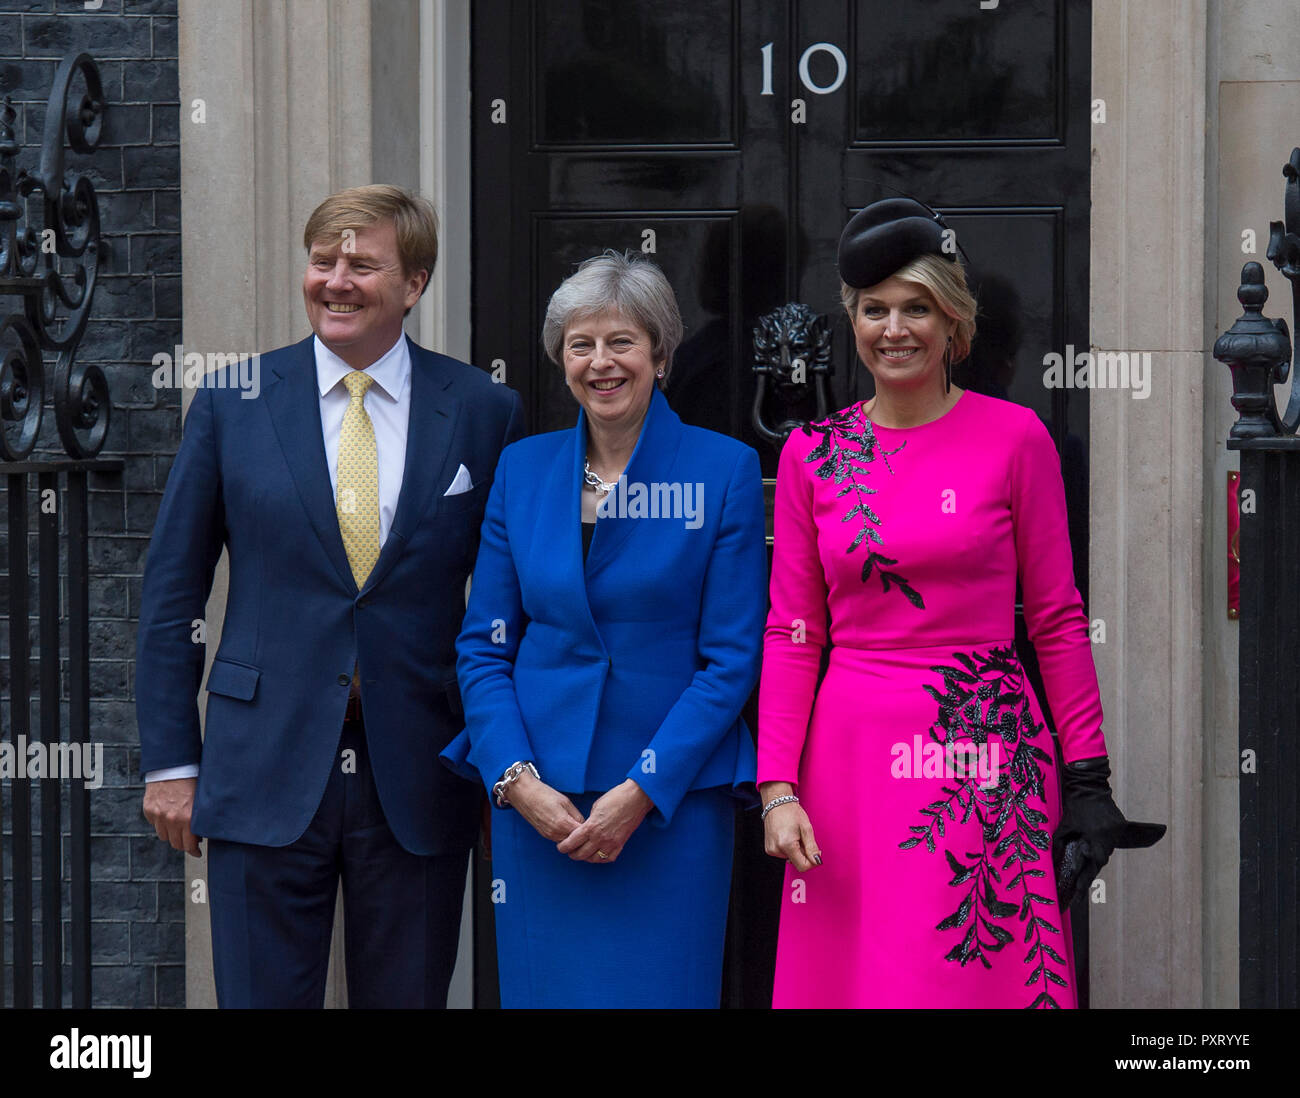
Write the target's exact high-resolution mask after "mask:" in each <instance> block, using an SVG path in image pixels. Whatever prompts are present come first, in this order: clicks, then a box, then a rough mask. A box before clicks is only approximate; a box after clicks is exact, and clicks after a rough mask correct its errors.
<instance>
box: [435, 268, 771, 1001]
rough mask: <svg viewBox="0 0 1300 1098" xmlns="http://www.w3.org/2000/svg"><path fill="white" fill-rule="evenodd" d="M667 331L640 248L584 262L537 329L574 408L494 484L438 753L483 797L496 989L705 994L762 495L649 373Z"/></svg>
mask: <svg viewBox="0 0 1300 1098" xmlns="http://www.w3.org/2000/svg"><path fill="white" fill-rule="evenodd" d="M681 335H682V322H681V316H680V314H679V313H678V310H677V303H676V300H675V299H674V297H673V292H672V288H671V287H670V286H669V285H668V282H667V280H666V279H665V278H664V276H663V274H662V273H661V272H660V270H659V268H658V267H656V266H655V265H654V264H653V263H650V262H648V261H646V260H644V259H641V258H640V257H639V256H636V257H634V256H631V255H629V256H622V255H619V254H617V253H616V252H613V251H607V252H606V253H605V254H604V255H601V256H597V257H595V258H593V259H589V260H587V261H586V262H585V263H583V264H582V265H581V266H580V267H579V268H578V270H577V272H576V273H575V274H574V275H572V276H571V277H570V278H568V279H566V280H565V281H564V282H563V283H562V284H561V285H560V287H559V289H558V290H556V292H555V294H554V296H553V297H552V298H551V301H550V305H549V306H548V308H547V312H546V321H545V326H544V330H543V342H544V343H545V346H546V353H547V354H548V355H549V356H550V358H551V359H552V360H553V361H555V362H556V363H558V364H560V365H561V366H562V367H563V369H564V375H565V382H566V384H567V385H568V387H569V389H570V391H571V392H572V393H573V395H574V397H575V398H576V399H577V401H578V404H579V405H580V407H581V410H580V412H579V414H578V424H577V426H576V427H575V428H574V429H573V430H570V431H556V432H553V433H550V434H544V435H537V436H534V437H532V438H527V439H523V440H522V441H520V442H517V443H515V444H513V445H512V446H509V447H507V448H506V449H505V450H504V451H503V452H502V455H501V460H500V463H499V465H498V466H497V471H496V477H495V480H494V481H493V484H492V490H491V495H490V497H489V499H488V504H487V511H486V514H485V517H484V521H483V530H482V541H481V543H480V548H479V554H478V561H477V563H476V565H475V568H474V578H473V585H472V588H471V592H470V600H469V608H468V611H467V613H466V616H465V623H464V627H463V629H462V631H461V634H460V638H459V639H458V641H457V651H458V654H459V659H458V662H457V665H456V670H457V675H458V677H459V680H460V690H461V695H462V698H463V701H464V706H465V720H466V729H465V731H464V733H462V734H461V736H460V737H459V738H458V739H457V740H456V741H454V742H453V743H452V744H451V745H450V746H449V747H448V748H447V750H446V751H444V752H443V757H444V759H445V760H446V761H447V762H448V764H449V765H451V766H452V767H453V769H456V770H458V771H460V772H461V773H466V774H470V775H474V776H477V777H479V778H480V779H481V780H482V781H483V782H484V784H485V785H486V786H487V788H488V789H489V791H490V792H491V793H492V795H493V805H494V808H493V811H492V855H493V878H494V888H495V891H494V896H493V899H494V900H495V901H496V904H495V907H494V909H493V910H494V912H495V915H496V926H497V952H498V966H499V970H500V976H501V1002H502V1005H503V1006H507V1007H547V1006H550V1007H717V1006H718V1003H719V997H720V990H721V982H722V952H723V936H724V933H725V929H726V920H727V898H728V892H729V888H730V882H731V853H732V825H733V805H734V803H735V802H734V799H733V796H734V795H736V794H740V795H743V789H742V787H745V786H746V785H747V783H750V782H752V781H753V779H754V748H753V741H752V739H751V736H750V734H749V730H748V729H747V728H746V727H745V723H744V722H743V721H742V720H741V719H740V710H741V707H742V706H743V705H744V703H745V700H746V698H748V696H749V693H750V691H751V690H752V689H753V686H754V683H755V681H756V680H757V677H758V669H759V664H760V660H761V655H762V640H763V624H764V615H765V612H766V597H765V590H766V586H765V585H766V564H767V561H766V550H765V547H764V532H765V523H764V504H763V493H762V481H761V477H760V472H759V466H758V456H757V455H756V454H755V453H754V451H753V450H751V449H750V448H749V447H748V446H745V445H744V444H742V443H740V442H736V441H735V440H733V439H730V438H727V437H726V436H724V435H719V434H716V433H714V432H712V431H705V430H702V429H700V428H696V427H688V426H684V425H683V424H682V422H681V420H680V419H678V418H677V416H676V414H674V412H673V411H672V409H670V408H669V407H668V402H667V401H666V400H665V399H664V396H663V393H662V392H661V391H660V390H661V388H662V386H663V383H664V379H665V377H666V375H667V373H668V370H669V368H670V365H671V362H672V356H673V351H674V350H675V349H676V347H677V344H678V343H679V342H680V340H681Z"/></svg>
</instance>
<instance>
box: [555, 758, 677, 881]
mask: <svg viewBox="0 0 1300 1098" xmlns="http://www.w3.org/2000/svg"><path fill="white" fill-rule="evenodd" d="M652 808H654V801H652V800H651V799H650V798H649V797H648V796H646V793H645V791H644V790H643V789H642V788H641V787H640V786H639V785H637V784H636V782H634V781H633V780H632V779H631V778H628V779H627V781H625V782H624V783H623V784H622V785H616V786H615V787H614V788H613V789H611V790H610V791H609V792H608V793H606V794H604V795H603V796H601V797H599V798H597V800H596V803H595V804H593V805H592V806H591V814H590V815H589V816H588V817H587V819H586V820H585V821H584V822H583V823H582V824H581V825H580V826H578V827H575V828H574V829H573V831H572V832H570V834H569V837H568V838H567V839H565V840H564V841H563V842H561V843H558V844H557V845H556V848H555V849H556V850H558V851H559V852H560V853H561V854H567V855H568V856H569V857H570V858H572V859H573V860H574V861H575V862H594V863H595V864H596V865H606V864H608V863H609V862H612V861H614V860H615V859H616V858H617V857H618V856H619V854H620V853H621V852H622V850H623V845H624V844H625V843H626V842H627V841H628V839H630V838H631V837H632V832H633V831H635V830H636V829H637V828H638V827H639V826H640V825H641V821H642V820H644V819H645V818H646V816H648V815H649V814H650V810H651V809H652Z"/></svg>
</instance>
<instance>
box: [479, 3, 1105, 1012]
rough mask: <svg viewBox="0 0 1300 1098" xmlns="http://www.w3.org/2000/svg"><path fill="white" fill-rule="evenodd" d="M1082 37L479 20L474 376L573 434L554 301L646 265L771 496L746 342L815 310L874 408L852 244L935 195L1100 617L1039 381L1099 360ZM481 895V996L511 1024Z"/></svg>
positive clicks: (1059, 16) (1044, 12) (698, 7)
mask: <svg viewBox="0 0 1300 1098" xmlns="http://www.w3.org/2000/svg"><path fill="white" fill-rule="evenodd" d="M988 5H992V6H988ZM1090 37H1091V4H1090V2H1089V0H1015V2H1011V0H1000V2H999V0H983V2H981V0H924V2H918V0H914V2H910V3H900V2H899V0H803V2H800V0H534V2H528V0H478V2H476V3H475V4H474V23H473V58H472V69H473V160H474V162H473V192H474V212H473V232H474V252H473V254H474V271H473V307H474V317H473V321H474V360H475V362H476V363H477V364H478V365H480V366H482V367H484V368H490V369H493V370H494V371H495V373H496V376H497V377H498V378H500V379H502V380H504V381H505V382H506V383H508V384H509V385H511V386H512V387H514V388H516V389H518V390H519V391H520V392H521V393H522V394H523V397H524V402H525V407H526V408H527V410H528V415H529V421H530V427H531V429H532V430H533V431H546V430H554V429H556V428H560V427H567V426H571V425H572V424H573V422H574V421H575V419H576V416H577V405H576V404H575V403H574V401H573V399H572V398H571V397H570V396H569V394H568V391H567V390H566V389H565V387H564V384H563V378H562V375H561V371H560V369H559V367H557V366H555V365H553V364H552V363H550V362H549V361H548V360H547V359H546V358H545V355H544V353H543V352H542V349H541V342H540V332H541V322H542V317H543V315H544V313H545V309H546V303H547V300H548V299H549V297H550V294H551V293H552V291H553V290H554V289H555V287H556V286H557V285H558V284H559V283H560V281H561V280H562V279H563V278H564V277H565V276H567V275H568V274H570V273H571V272H572V271H573V268H574V265H575V264H576V263H577V262H579V261H580V260H582V259H585V258H587V257H589V256H592V255H596V254H598V253H599V252H601V251H603V250H604V249H605V248H617V249H620V250H622V249H635V250H640V251H643V252H645V253H647V254H648V255H650V257H651V258H653V259H654V260H655V261H656V262H657V263H658V264H659V265H660V267H662V268H663V270H664V272H665V274H666V275H667V276H668V279H669V281H670V282H671V283H672V285H673V287H674V289H675V290H676V293H677V299H678V303H679V305H680V306H681V311H682V318H683V320H684V322H685V325H686V340H685V342H684V343H683V345H682V347H681V348H680V350H679V351H678V354H677V357H676V359H675V362H674V366H673V372H672V377H671V379H670V387H669V392H668V396H669V400H670V402H671V403H672V405H673V407H674V409H675V410H676V411H677V413H678V414H679V415H680V416H681V417H682V419H683V420H685V421H686V422H688V423H695V424H698V425H699V426H703V427H709V428H712V429H714V430H718V431H722V432H724V433H726V434H730V435H732V436H734V437H736V438H740V439H743V440H744V441H746V442H748V443H749V444H750V445H752V446H754V448H755V449H756V450H758V452H759V455H760V458H761V461H762V465H763V472H764V475H765V476H766V477H772V476H774V475H775V469H776V458H777V452H778V451H777V449H776V447H774V446H773V445H771V444H769V443H767V442H765V441H763V439H762V437H761V436H760V434H759V433H758V432H757V431H756V430H755V429H754V425H753V422H752V417H751V411H752V408H751V406H752V405H753V402H754V393H755V385H756V382H755V375H754V373H753V371H752V369H751V365H752V360H753V346H752V337H751V329H752V328H753V326H754V324H755V322H756V321H757V319H758V317H760V316H762V315H763V314H764V313H767V312H768V311H770V310H772V309H774V308H775V307H777V306H779V305H781V304H783V303H785V302H802V303H805V304H807V305H809V306H811V307H812V308H813V309H814V310H816V311H817V312H819V313H822V314H825V315H826V316H828V317H829V318H830V320H831V322H832V331H833V366H834V374H833V377H832V382H831V388H832V393H833V396H832V400H833V407H843V406H845V405H848V404H851V403H853V402H854V401H856V400H859V399H861V398H862V397H864V396H868V395H870V387H871V381H870V376H869V375H868V374H867V372H866V371H865V370H864V369H863V368H862V367H861V365H860V364H859V363H858V362H857V361H856V356H855V355H854V353H853V345H852V338H851V333H850V331H849V327H848V323H847V318H846V317H845V316H844V313H843V310H842V308H841V307H840V305H839V292H838V291H839V283H838V279H837V276H836V273H835V267H834V262H835V245H836V241H837V240H838V237H839V233H840V230H841V229H842V228H843V225H844V223H845V221H847V220H848V218H849V217H850V216H851V215H852V213H853V212H854V211H855V210H857V209H860V208H861V207H862V206H864V205H866V204H867V203H869V202H872V201H875V200H877V199H879V198H884V197H888V196H889V195H892V194H897V193H903V194H908V195H911V196H913V197H916V198H920V199H922V200H924V201H926V202H928V203H930V204H931V205H933V206H935V207H936V208H938V209H940V210H941V211H943V212H944V213H945V215H946V218H947V220H948V223H949V224H950V225H952V226H953V227H954V228H955V230H956V233H957V238H958V241H959V242H960V244H961V246H962V248H963V250H964V252H965V254H966V256H967V259H968V270H969V272H970V274H971V276H972V281H973V283H974V286H975V289H976V291H977V296H978V298H979V301H980V309H981V313H980V316H979V318H978V324H979V336H978V337H977V341H976V345H975V348H974V351H973V354H972V358H971V360H970V361H969V362H968V363H967V364H966V365H965V367H964V368H962V369H959V371H958V372H957V375H956V380H957V381H958V383H959V384H962V385H964V386H966V387H968V388H975V389H978V390H980V391H983V392H986V393H989V394H992V395H996V396H1001V397H1005V398H1007V399H1010V400H1014V401H1016V402H1018V403H1021V404H1025V405H1027V406H1029V407H1032V408H1034V409H1035V410H1036V411H1037V412H1038V413H1039V415H1040V417H1041V418H1042V419H1043V420H1044V421H1045V422H1046V423H1047V424H1048V425H1049V427H1050V428H1051V430H1052V432H1053V435H1054V437H1055V438H1056V440H1057V444H1058V447H1059V448H1060V449H1061V452H1062V464H1063V470H1064V473H1065V479H1066V490H1067V502H1068V505H1069V509H1070V518H1071V533H1072V538H1073V544H1074V554H1075V571H1076V576H1077V578H1078V582H1079V586H1080V590H1082V591H1084V593H1085V597H1086V580H1087V529H1088V516H1087V480H1088V476H1087V450H1088V447H1087V440H1088V434H1087V431H1088V423H1087V421H1088V409H1087V401H1086V390H1084V391H1082V392H1080V391H1077V390H1075V391H1070V390H1065V389H1047V388H1045V387H1044V384H1043V366H1042V365H1041V363H1042V360H1043V356H1044V355H1045V354H1047V353H1049V352H1052V351H1057V352H1060V351H1063V350H1064V347H1065V345H1066V344H1067V343H1069V344H1073V345H1074V346H1075V347H1079V348H1086V347H1087V345H1088V328H1087V305H1088V245H1089V241H1088V201H1089V180H1088V167H1089V131H1088V127H1089V96H1090V83H1089V66H1090ZM778 411H779V410H778V409H772V410H769V411H768V418H769V420H770V419H777V418H781V417H780V415H779V414H778ZM1024 650H1025V653H1026V655H1027V656H1029V655H1030V652H1029V650H1028V649H1027V647H1025V649H1024ZM1026 663H1031V660H1030V659H1027V660H1026ZM1032 671H1033V669H1032V667H1031V673H1032ZM1040 696H1041V691H1040ZM747 716H748V717H749V718H751V727H753V726H754V724H753V721H752V717H753V713H752V706H751V712H750V713H749V714H747ZM761 834H762V832H761V828H760V827H759V825H758V822H757V820H756V819H755V818H753V814H749V815H747V816H746V817H745V818H744V819H743V821H742V823H741V825H740V827H739V828H738V830H737V850H736V855H737V856H736V871H735V872H736V877H735V887H734V888H733V899H732V912H731V921H730V927H729V931H728V959H727V967H726V979H725V985H724V990H723V999H724V1004H726V1005H733V1006H761V1005H765V1004H766V1002H768V1001H770V993H771V969H772V963H773V956H774V949H775V927H776V912H777V902H778V897H779V891H780V883H781V866H780V864H779V863H777V862H775V861H774V860H772V859H768V858H767V857H766V856H765V855H764V854H763V853H762V838H761ZM478 864H479V866H480V869H485V867H484V866H483V865H482V863H478ZM479 876H480V877H481V878H482V881H481V884H480V887H479V893H478V895H479V903H478V905H477V908H478V910H477V914H476V929H477V931H478V933H477V942H476V961H477V966H476V969H477V978H476V987H477V998H478V1002H479V1004H480V1005H491V1004H493V1003H495V1001H496V972H495V961H494V957H493V950H492V936H491V902H490V887H489V883H490V876H489V874H488V873H486V872H485V871H484V872H480V873H479ZM1080 929H1082V928H1080ZM1077 938H1078V939H1079V940H1080V941H1082V942H1085V943H1086V934H1083V933H1079V934H1077ZM1080 972H1081V985H1082V986H1081V990H1082V991H1083V992H1084V994H1086V979H1085V978H1084V974H1085V973H1086V967H1084V968H1081V970H1080Z"/></svg>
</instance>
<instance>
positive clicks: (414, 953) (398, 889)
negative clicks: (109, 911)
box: [207, 721, 469, 1009]
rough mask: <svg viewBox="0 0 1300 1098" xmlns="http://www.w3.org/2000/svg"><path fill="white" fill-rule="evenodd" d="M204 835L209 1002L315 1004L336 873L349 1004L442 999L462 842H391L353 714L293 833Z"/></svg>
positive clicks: (458, 896)
mask: <svg viewBox="0 0 1300 1098" xmlns="http://www.w3.org/2000/svg"><path fill="white" fill-rule="evenodd" d="M207 843H208V909H209V914H210V917H211V920H212V959H213V966H214V970H215V976H216V985H217V1003H218V1005H219V1006H222V1007H263V1008H264V1007H287V1008H298V1009H302V1008H320V1007H321V1006H323V1005H324V1001H325V975H326V970H327V968H328V965H329V950H330V937H331V934H332V931H333V926H334V907H335V899H336V897H337V895H338V887H339V881H340V879H341V880H342V882H343V926H344V957H345V963H346V969H347V984H348V1005H349V1006H351V1007H357V1008H368V1007H369V1008H373V1007H445V1006H446V1005H447V986H448V984H449V983H450V981H451V973H452V969H453V967H454V966H455V961H456V941H457V938H458V935H459V932H460V917H461V904H462V900H463V898H464V894H465V872H466V866H467V864H468V860H469V851H468V850H466V851H464V852H463V853H456V854H450V855H441V856H434V857H422V856H420V855H416V854H411V853H410V852H408V851H407V850H404V849H403V848H402V847H401V846H400V845H399V844H398V842H397V840H396V839H395V838H394V837H393V834H392V832H391V831H390V830H389V828H388V823H387V821H386V820H385V819H384V813H383V809H382V808H381V806H380V803H379V795H378V792H377V791H376V789H375V783H374V780H373V778H372V777H371V772H370V761H369V756H368V753H367V751H366V737H365V729H364V727H363V725H362V723H361V722H360V721H356V722H349V723H347V724H345V725H344V726H343V732H342V735H341V736H340V740H339V753H338V759H337V763H336V765H335V766H334V768H333V770H332V771H331V773H330V779H329V782H328V783H327V785H326V787H325V794H324V796H323V797H322V798H321V804H320V808H319V809H318V810H317V812H316V816H315V818H314V819H313V820H312V822H311V824H310V826H308V828H307V830H306V831H305V832H304V833H303V835H302V837H301V838H299V839H298V840H297V841H296V842H293V843H290V844H289V845H288V846H281V847H273V846H255V845H251V844H247V843H231V842H224V841H222V840H219V839H208V840H207Z"/></svg>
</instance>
